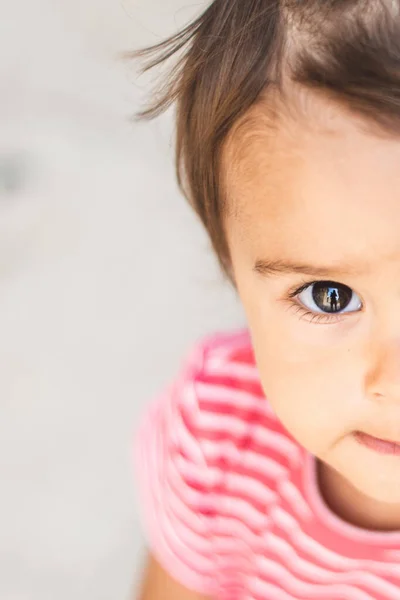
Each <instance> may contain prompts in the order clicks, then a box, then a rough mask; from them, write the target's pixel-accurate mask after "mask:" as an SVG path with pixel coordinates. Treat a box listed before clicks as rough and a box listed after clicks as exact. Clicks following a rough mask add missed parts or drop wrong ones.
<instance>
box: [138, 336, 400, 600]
mask: <svg viewBox="0 0 400 600" xmlns="http://www.w3.org/2000/svg"><path fill="white" fill-rule="evenodd" d="M135 449H136V460H137V463H136V464H137V478H138V484H139V485H138V488H139V494H140V496H141V501H142V514H143V518H144V527H145V530H146V532H147V537H148V542H149V546H150V548H151V550H152V552H153V554H154V555H155V556H156V557H157V559H158V560H159V562H160V563H161V564H162V565H163V566H164V568H165V569H166V570H167V571H168V572H169V573H170V575H171V576H172V577H173V578H174V579H176V580H178V581H179V582H180V583H182V584H183V585H184V586H186V587H187V588H189V589H192V590H195V591H197V592H200V593H201V594H204V595H205V596H209V597H211V598H215V599H217V600H250V599H251V600H261V599H262V600H266V599H267V600H293V599H297V600H300V599H301V600H312V599H316V600H323V599H324V600H325V599H326V600H328V599H329V600H339V599H340V600H389V599H390V600H400V533H379V532H371V531H365V530H363V529H359V528H357V527H354V526H352V525H350V524H348V523H345V522H344V521H342V520H341V519H339V518H338V517H337V516H336V515H334V514H333V513H332V512H331V511H330V510H329V509H328V508H327V506H326V505H325V504H324V502H323V500H322V498H321V497H320V495H319V491H318V486H317V483H316V472H315V459H314V457H312V456H310V455H308V454H307V453H306V451H305V450H304V449H303V448H301V447H300V446H299V445H298V444H297V443H296V442H295V440H294V439H293V438H292V437H291V436H290V435H289V434H288V433H287V431H286V430H285V429H284V428H283V426H282V425H281V424H280V422H279V421H278V419H277V417H276V416H275V415H274V413H273V411H272V409H271V407H270V405H269V403H268V401H267V399H266V398H265V396H264V394H263V391H262V388H261V384H260V380H259V376H258V372H257V368H256V365H255V361H254V355H253V351H252V347H251V341H250V336H249V333H248V332H247V331H246V330H244V331H239V332H234V333H228V334H215V335H213V336H210V337H208V338H207V339H205V340H202V341H201V342H200V343H199V344H197V345H196V346H195V348H194V349H193V351H192V352H191V353H190V356H189V357H188V358H187V359H186V361H185V362H184V364H183V365H182V369H181V372H180V375H179V376H178V377H177V378H176V379H175V381H173V383H172V384H171V385H170V386H169V387H168V389H167V390H166V391H165V392H164V393H163V394H162V395H161V397H158V398H157V399H156V402H155V403H154V404H152V406H151V407H150V410H149V411H148V412H147V413H146V415H145V419H144V421H143V424H142V426H141V429H140V432H139V435H138V438H137V444H136V446H135Z"/></svg>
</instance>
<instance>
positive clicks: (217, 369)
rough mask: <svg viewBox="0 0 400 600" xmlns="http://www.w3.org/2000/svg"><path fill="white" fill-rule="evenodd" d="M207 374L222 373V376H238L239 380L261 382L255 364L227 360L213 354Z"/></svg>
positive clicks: (208, 362) (208, 364)
mask: <svg viewBox="0 0 400 600" xmlns="http://www.w3.org/2000/svg"><path fill="white" fill-rule="evenodd" d="M206 374H207V375H220V376H221V377H226V376H228V377H236V378H237V379H239V380H244V381H251V382H252V383H260V373H259V371H258V369H257V367H256V366H255V365H251V364H247V363H241V362H237V361H235V360H231V361H229V362H226V361H225V360H221V359H220V358H216V357H214V356H211V357H210V358H209V359H208V361H207V366H206Z"/></svg>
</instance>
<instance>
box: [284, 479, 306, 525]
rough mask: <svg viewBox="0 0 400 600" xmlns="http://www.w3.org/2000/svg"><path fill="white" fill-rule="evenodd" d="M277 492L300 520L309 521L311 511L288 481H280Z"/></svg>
mask: <svg viewBox="0 0 400 600" xmlns="http://www.w3.org/2000/svg"><path fill="white" fill-rule="evenodd" d="M278 491H279V493H280V495H281V497H282V498H284V499H285V500H286V501H287V502H288V504H290V508H291V509H292V510H293V512H294V513H296V514H297V515H298V516H299V518H300V519H304V520H306V521H309V520H311V519H312V518H313V513H312V510H311V509H310V507H309V506H308V504H307V502H306V500H305V498H304V496H303V494H302V493H301V492H300V490H299V489H298V488H297V487H296V486H295V485H294V483H293V482H292V481H290V479H283V480H281V481H280V482H279V483H278Z"/></svg>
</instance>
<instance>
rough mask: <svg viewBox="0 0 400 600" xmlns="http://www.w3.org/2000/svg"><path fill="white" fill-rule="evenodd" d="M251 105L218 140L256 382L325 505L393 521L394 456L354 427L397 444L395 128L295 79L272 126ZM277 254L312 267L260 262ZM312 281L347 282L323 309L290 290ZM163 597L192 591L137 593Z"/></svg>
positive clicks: (378, 524) (396, 494)
mask: <svg viewBox="0 0 400 600" xmlns="http://www.w3.org/2000/svg"><path fill="white" fill-rule="evenodd" d="M252 113H253V114H252V119H251V120H250V121H248V126H247V129H245V128H243V127H242V128H240V127H239V126H238V127H236V128H235V129H234V130H233V132H232V134H231V136H230V138H229V139H228V143H227V144H226V148H225V153H224V172H225V174H226V178H225V186H226V192H227V197H228V202H229V211H228V214H227V216H226V232H227V237H228V243H229V248H230V252H231V260H232V268H233V273H234V277H235V281H236V284H237V289H238V293H239V296H240V298H241V301H242V303H243V307H244V309H245V312H246V315H247V320H248V326H249V329H250V333H251V336H252V341H253V345H254V351H255V356H256V361H257V365H258V369H259V373H260V377H261V382H262V386H263V389H264V392H265V394H266V396H267V398H268V399H269V401H270V403H271V405H272V406H273V408H274V410H275V412H276V414H277V416H278V417H279V418H280V420H281V421H282V423H283V425H284V426H285V427H286V428H287V430H288V431H289V432H290V434H291V435H292V436H293V437H294V438H295V439H296V440H297V441H298V442H299V443H300V444H301V445H302V446H303V447H304V448H306V449H307V450H308V451H309V452H311V453H313V454H314V455H315V456H316V457H317V459H318V463H319V486H320V490H321V493H322V495H323V496H324V498H325V501H326V502H327V504H328V505H329V506H330V507H331V509H332V510H333V511H334V512H336V513H337V514H338V515H339V516H340V517H341V518H343V519H345V520H347V521H348V522H351V523H352V524H354V525H357V526H359V527H363V528H367V529H379V530H394V529H400V456H393V455H385V454H380V453H377V452H376V451H373V450H371V449H369V448H366V447H365V446H363V445H361V444H360V443H359V442H358V441H357V440H356V438H355V437H354V432H356V431H361V432H364V433H367V434H369V435H372V436H375V437H378V438H383V439H386V440H392V441H397V442H399V443H400V235H399V231H400V168H399V166H400V139H399V138H396V137H394V136H392V137H389V136H388V135H386V136H385V135H383V134H382V132H379V131H377V130H376V129H374V128H373V126H372V125H371V123H366V122H365V121H363V120H361V119H360V118H357V117H356V116H355V115H354V114H351V113H350V112H349V111H347V110H345V109H344V108H343V107H340V106H339V105H337V104H335V103H334V102H333V101H331V100H329V99H328V98H324V97H321V96H317V95H313V94H312V93H310V92H306V91H304V90H303V91H298V90H297V92H296V94H295V93H293V97H292V99H291V109H290V111H287V112H286V113H282V117H283V118H282V119H281V120H280V122H279V124H278V126H277V127H276V126H274V127H271V124H268V122H267V121H268V120H267V118H266V117H265V115H266V111H265V109H263V107H262V106H261V105H260V106H258V107H256V108H254V109H252ZM275 125H276V123H275ZM259 261H262V262H263V265H264V269H258V270H257V269H256V268H255V265H256V264H257V263H258V264H260V262H259ZM277 261H279V262H280V263H281V264H282V263H294V264H297V265H309V266H310V267H311V268H313V269H314V270H315V269H317V270H318V271H317V272H316V273H311V274H309V273H306V272H302V271H303V270H305V269H303V268H299V269H296V270H293V271H291V270H289V269H285V270H284V271H283V272H280V271H279V269H271V268H269V267H270V266H271V264H274V263H276V262H277ZM276 266H277V265H276V264H275V267H276ZM315 281H331V282H337V284H338V285H339V284H341V285H345V286H347V287H348V288H351V290H352V292H353V296H352V301H351V303H350V305H349V309H351V310H349V309H345V312H343V313H339V314H335V315H332V314H326V313H325V314H321V310H320V308H319V307H318V306H317V305H316V304H315V303H313V301H312V295H311V294H310V293H308V295H307V292H304V291H303V292H302V293H301V294H300V296H297V297H294V298H291V297H290V295H291V294H293V293H294V291H295V290H296V289H298V288H300V287H301V286H304V285H306V284H312V283H313V282H315ZM341 285H339V291H341V290H342V289H343V288H342V287H341ZM308 291H310V290H308ZM161 572H162V571H160V567H153V571H152V573H153V574H154V576H155V583H154V582H153V586H157V581H159V580H162V578H164V577H165V574H162V575H161V574H160V573H161ZM167 577H168V576H167ZM160 578H161V579H160ZM147 586H150V584H149V583H147ZM150 589H153V590H156V589H157V587H153V588H151V586H150V587H147V588H146V587H145V590H150ZM161 597H162V598H163V599H165V598H171V599H172V598H173V597H174V598H181V599H185V600H194V599H195V598H198V596H196V595H193V593H191V592H188V591H187V590H186V591H182V590H181V591H179V592H176V591H174V594H173V595H170V596H165V594H162V593H161V594H157V592H156V591H154V593H153V592H152V591H147V593H146V591H145V592H144V595H143V596H142V600H150V599H151V600H156V599H157V598H161Z"/></svg>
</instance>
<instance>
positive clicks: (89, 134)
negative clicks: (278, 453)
mask: <svg viewBox="0 0 400 600" xmlns="http://www.w3.org/2000/svg"><path fill="white" fill-rule="evenodd" d="M203 4H204V3H203ZM200 9H201V3H198V4H197V5H195V6H194V5H193V4H190V5H189V3H187V5H186V6H185V4H184V2H181V1H180V0H169V1H167V0H162V2H161V1H159V2H155V1H154V0H146V1H145V0H140V1H135V2H134V1H132V2H130V3H129V4H128V3H127V2H123V3H122V2H118V1H117V0H102V1H100V0H96V1H94V0H79V3H78V0H68V1H67V0H62V1H61V0H58V1H57V2H54V0H53V1H52V2H50V1H49V0H34V1H33V0H15V2H13V3H4V4H3V13H4V12H5V11H6V14H7V19H2V24H1V25H0V27H1V30H0V40H1V50H2V51H1V59H0V87H1V88H2V90H1V94H0V107H1V109H0V120H1V127H0V131H1V133H0V167H1V165H3V167H4V164H5V162H6V160H9V157H10V153H11V154H12V161H14V164H15V165H17V166H18V165H20V166H19V167H18V168H19V169H20V171H19V179H18V181H17V182H16V184H15V185H16V188H15V190H14V192H12V193H11V192H7V191H6V190H5V189H3V188H5V187H6V183H7V182H5V181H4V177H3V182H2V183H1V181H0V292H1V293H0V332H1V335H0V372H1V377H0V386H1V387H0V392H1V398H2V400H1V403H0V413H1V414H0V481H1V495H0V509H1V510H0V532H1V535H0V598H1V599H2V600H55V599H57V600H67V599H68V600H71V598H73V599H74V600H103V599H104V600H108V599H111V598H112V599H113V600H114V599H117V598H128V597H129V596H130V593H129V590H130V589H131V588H132V586H133V585H134V582H136V581H137V577H138V574H139V570H140V557H141V552H142V549H143V545H142V540H141V534H140V531H141V530H140V523H139V514H138V507H137V506H136V495H135V487H134V480H133V474H132V464H131V446H132V440H133V435H134V431H135V427H136V425H137V420H138V417H139V415H140V414H141V413H142V411H143V410H144V408H145V405H146V402H148V400H149V399H150V398H151V397H152V396H153V394H154V393H156V392H157V391H158V390H159V389H161V387H162V386H163V385H164V384H165V383H166V381H167V380H168V379H169V378H170V377H171V376H173V374H174V373H175V371H176V369H177V368H178V366H179V362H180V360H181V359H182V356H183V354H184V352H185V351H186V349H187V348H188V346H189V345H190V344H191V343H192V342H193V341H194V340H196V339H197V338H198V337H199V336H200V335H202V334H203V333H206V332H209V331H212V330H215V329H224V328H229V327H232V326H237V325H240V324H241V323H242V322H243V317H242V313H241V310H240V308H239V307H238V305H237V303H236V300H235V298H234V296H233V294H232V292H231V291H230V290H229V289H228V288H227V287H226V286H224V285H223V284H222V279H221V277H220V275H219V273H218V270H217V268H216V263H215V260H214V258H213V257H212V254H211V252H210V249H209V245H208V242H207V238H206V236H205V234H204V232H203V231H202V229H201V227H200V226H199V224H198V223H197V220H196V219H195V217H194V216H193V215H192V213H191V212H190V210H189V208H188V207H187V206H186V204H185V201H184V199H183V198H182V197H181V196H180V195H179V192H178V190H177V186H176V183H175V179H174V170H173V155H172V147H171V146H172V123H171V114H169V115H166V116H164V117H161V118H160V119H159V120H158V121H157V122H154V123H151V124H144V125H135V126H132V125H131V124H129V123H128V120H127V116H128V114H129V113H130V112H133V110H134V109H135V108H136V107H137V106H138V102H139V100H140V99H141V98H142V97H143V94H144V92H145V91H146V89H147V82H148V80H149V79H148V78H146V77H145V78H143V79H142V80H140V81H139V82H138V81H136V80H135V78H134V75H133V73H132V72H129V71H127V70H126V69H125V70H124V67H123V66H121V65H118V64H117V63H116V62H115V61H114V62H113V60H111V58H112V57H113V54H114V53H115V51H116V50H122V49H124V48H129V47H135V46H137V45H140V44H142V43H150V42H154V41H157V40H158V39H160V38H161V37H162V36H163V35H164V34H166V33H168V32H172V31H173V30H174V29H175V27H176V26H178V25H179V24H182V23H184V22H186V21H187V19H188V18H189V17H190V15H193V14H198V12H199V10H200ZM5 23H6V25H5ZM24 164H26V165H27V167H26V168H25V167H24V166H23V165H24ZM0 171H1V169H0ZM1 190H3V191H1Z"/></svg>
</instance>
